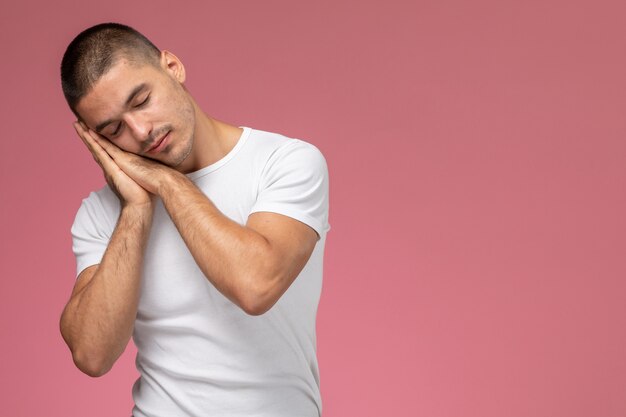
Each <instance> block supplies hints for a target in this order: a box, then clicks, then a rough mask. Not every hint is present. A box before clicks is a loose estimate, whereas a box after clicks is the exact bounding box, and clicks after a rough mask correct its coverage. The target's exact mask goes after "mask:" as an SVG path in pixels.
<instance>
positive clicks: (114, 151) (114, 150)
mask: <svg viewBox="0 0 626 417" xmlns="http://www.w3.org/2000/svg"><path fill="white" fill-rule="evenodd" d="M87 133H88V134H89V136H91V138H92V139H93V140H94V141H95V142H96V143H97V144H98V145H100V146H101V147H102V148H103V149H104V150H105V151H106V153H108V154H109V155H110V156H111V157H112V158H113V159H115V157H116V156H119V155H120V154H121V153H122V152H124V151H122V150H121V149H120V148H118V147H117V146H115V145H114V144H112V143H111V142H110V141H109V140H108V139H106V138H103V137H102V136H100V135H99V134H98V133H96V132H94V131H93V130H91V129H89V131H88V132H87Z"/></svg>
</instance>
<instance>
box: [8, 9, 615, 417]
mask: <svg viewBox="0 0 626 417" xmlns="http://www.w3.org/2000/svg"><path fill="white" fill-rule="evenodd" d="M623 4H624V3H623V2H622V1H600V2H598V1H594V2H592V1H590V0H589V1H586V2H581V1H554V0H548V1H530V2H527V1H510V0H508V1H502V0H498V1H497V0H493V1H471V2H470V1H468V2H462V1H395V2H393V1H392V2H385V5H384V6H383V2H373V1H350V2H348V1H336V0H335V1H328V2H306V3H304V2H297V1H256V2H252V1H250V2H242V1H228V2H226V1H224V2H219V3H218V2H189V3H188V4H184V5H174V2H165V1H143V2H130V1H106V2H105V1H103V2H97V3H96V2H85V1H82V2H81V1H68V0H62V1H55V2H44V1H41V2H40V3H39V4H37V3H33V2H10V3H8V4H7V3H6V2H5V4H3V5H2V10H1V13H0V23H1V24H0V33H1V39H2V44H3V48H2V66H1V71H2V77H1V81H2V100H1V101H0V106H1V107H0V110H1V111H0V115H1V117H2V140H1V141H0V143H1V145H0V170H1V176H0V180H1V183H0V185H1V194H0V196H1V210H2V211H1V218H0V220H1V221H0V227H1V230H0V232H1V245H2V246H1V251H0V256H1V262H0V268H1V270H0V277H1V279H0V295H1V300H0V313H1V314H0V324H1V326H2V327H1V329H2V343H1V345H0V349H1V352H0V353H1V354H0V375H1V380H0V384H1V386H0V396H1V398H0V414H1V415H5V416H29V417H30V416H51V417H54V416H78V415H81V416H82V415H87V416H92V417H99V416H124V415H129V414H130V409H131V407H132V399H131V392H130V389H131V386H132V383H133V382H134V380H135V378H136V377H137V372H136V370H135V369H134V363H133V361H134V347H132V346H129V348H128V349H127V350H126V353H125V354H124V356H123V357H122V358H121V359H120V361H119V362H118V363H117V364H116V366H115V367H114V369H113V370H112V371H111V372H110V373H109V374H107V375H105V376H104V377H102V378H99V379H91V378H89V377H87V376H85V375H83V374H81V373H80V372H79V371H78V370H77V369H76V368H74V365H73V364H72V361H71V357H70V354H69V350H68V349H67V347H66V346H65V344H64V342H63V340H62V339H61V336H60V334H59V331H58V319H59V315H60V313H61V310H62V308H63V306H64V305H65V303H66V301H67V299H68V297H69V294H70V292H71V289H72V286H73V284H74V258H73V255H72V253H71V238H70V234H69V228H70V225H71V223H72V221H73V218H74V214H75V212H76V210H77V208H78V206H79V204H80V201H81V199H82V198H83V197H85V196H86V195H87V194H88V193H89V191H90V190H92V189H94V188H96V187H100V186H101V184H102V183H103V178H102V175H101V173H100V171H99V169H98V167H97V166H96V165H95V163H94V162H93V160H92V159H91V157H90V156H89V155H88V153H87V151H86V150H85V149H83V145H82V143H81V142H80V141H79V140H78V138H77V136H76V134H75V132H74V131H73V129H72V127H71V122H72V120H73V118H72V115H71V113H70V111H69V110H68V109H67V107H66V104H65V102H64V99H63V96H62V94H61V89H60V81H59V70H58V67H59V63H60V59H61V56H62V53H63V51H64V50H65V47H66V45H67V43H69V41H70V40H71V39H72V38H73V37H74V36H75V35H76V34H77V33H78V32H79V31H81V30H82V29H84V28H86V27H88V26H91V25H92V24H96V23H100V22H103V21H119V22H122V23H126V24H130V25H131V26H135V27H136V28H137V29H139V30H140V31H142V32H144V33H145V34H146V35H147V36H148V37H150V38H151V39H153V41H154V42H155V43H156V44H157V46H159V47H160V48H162V49H168V50H170V51H172V52H174V53H175V54H176V55H177V56H178V57H179V58H181V60H182V61H183V62H184V63H185V65H186V68H187V73H188V86H189V88H190V90H191V91H192V93H193V94H194V96H195V98H196V99H197V100H198V101H199V103H200V105H201V106H202V107H203V109H204V110H205V111H206V112H207V113H209V114H211V115H212V116H214V117H216V118H218V119H221V120H225V121H228V122H231V123H233V124H238V125H246V126H250V127H254V128H258V129H263V130H270V131H275V132H279V133H283V134H286V135H288V136H293V137H299V138H302V139H305V140H307V141H309V142H312V143H314V144H315V145H317V146H318V147H319V148H320V149H321V150H322V152H323V153H324V154H325V156H326V159H327V161H328V164H329V168H330V175H331V213H330V223H331V226H332V230H331V231H330V233H329V235H328V242H327V252H326V260H327V262H326V267H325V278H324V279H325V281H324V290H323V294H322V300H321V304H320V309H319V320H318V349H319V360H320V370H321V384H322V395H323V406H324V416H325V417H339V416H362V417H363V416H372V417H373V416H376V417H379V416H394V417H396V416H399V417H402V416H429V417H444V416H464V417H474V416H475V417H501V416H507V417H517V416H520V417H521V416H525V417H526V416H533V417H540V416H545V417H548V416H550V417H554V416H564V417H565V416H567V417H590V416H593V417H615V416H626V285H625V282H624V281H625V278H626V256H625V255H626V217H625V213H626V192H625V191H626V188H625V187H626V174H625V167H626V144H625V133H626V118H625V116H624V115H625V110H626V79H625V75H626V54H625V52H626V26H625V24H624V15H625V13H626V8H625V7H624V6H623Z"/></svg>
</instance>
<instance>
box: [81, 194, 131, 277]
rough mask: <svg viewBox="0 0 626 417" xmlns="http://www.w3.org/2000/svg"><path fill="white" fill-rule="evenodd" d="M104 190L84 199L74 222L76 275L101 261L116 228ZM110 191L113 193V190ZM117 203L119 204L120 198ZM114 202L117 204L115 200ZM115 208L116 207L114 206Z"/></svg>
mask: <svg viewBox="0 0 626 417" xmlns="http://www.w3.org/2000/svg"><path fill="white" fill-rule="evenodd" d="M102 191H104V190H101V191H99V192H92V193H91V194H90V195H89V197H87V198H85V199H84V200H83V201H82V203H81V205H80V207H79V209H78V212H77V213H76V217H75V218H74V223H73V224H72V229H71V233H72V250H73V251H74V256H75V257H76V277H78V276H79V275H80V273H81V272H82V271H83V270H84V269H85V268H87V267H88V266H91V265H96V264H99V263H100V262H101V260H102V256H103V255H104V251H105V250H106V248H107V245H108V244H109V240H110V239H111V235H112V233H113V229H114V228H115V223H114V221H113V220H112V216H111V215H112V213H111V212H110V211H109V212H107V210H106V206H107V204H105V203H104V202H103V195H102V194H106V193H103V192H102ZM109 192H110V193H111V194H112V192H111V191H109ZM105 197H106V196H105ZM115 198H116V199H117V197H115ZM117 203H118V204H119V200H118V201H117ZM113 204H115V202H114V201H113ZM109 205H111V204H109ZM113 209H115V207H114V206H113Z"/></svg>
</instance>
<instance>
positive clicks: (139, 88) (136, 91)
mask: <svg viewBox="0 0 626 417" xmlns="http://www.w3.org/2000/svg"><path fill="white" fill-rule="evenodd" d="M147 87H148V83H141V84H139V85H138V86H137V87H135V88H133V91H131V92H130V94H129V95H128V98H127V99H126V103H124V105H125V106H126V107H128V105H129V104H130V103H131V101H133V99H134V98H135V97H136V96H137V94H139V93H140V92H142V91H143V90H144V89H146V88H147ZM114 121H115V119H108V120H105V121H104V122H102V123H100V124H98V125H97V126H96V132H98V133H101V132H102V129H104V128H105V127H107V126H108V125H109V124H111V123H113V122H114Z"/></svg>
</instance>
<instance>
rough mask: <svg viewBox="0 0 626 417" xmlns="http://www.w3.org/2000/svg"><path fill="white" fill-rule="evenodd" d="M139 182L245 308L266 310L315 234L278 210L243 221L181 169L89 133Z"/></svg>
mask: <svg viewBox="0 0 626 417" xmlns="http://www.w3.org/2000/svg"><path fill="white" fill-rule="evenodd" d="M88 140H89V141H90V143H91V146H93V147H99V148H100V149H101V150H103V151H106V153H107V154H108V155H109V156H110V157H111V158H112V159H113V161H114V163H115V164H116V166H117V167H119V168H120V169H121V170H123V172H124V173H126V174H127V175H128V176H129V177H131V178H132V179H133V180H134V181H136V183H137V184H139V185H140V186H141V187H143V188H144V189H145V190H148V191H149V192H150V193H152V194H155V195H159V196H160V197H161V199H162V200H163V204H164V206H165V208H166V210H167V212H168V213H169V215H170V217H171V218H172V221H173V222H174V224H175V225H176V227H177V229H178V231H179V233H180V235H181V237H182V238H183V240H184V241H185V243H186V245H187V247H188V248H189V250H190V252H191V254H192V255H193V257H194V259H195V261H196V263H197V264H198V266H199V267H200V269H201V270H202V272H203V273H204V275H205V276H206V278H207V279H208V280H209V281H211V283H212V284H213V285H214V286H215V287H216V288H217V289H218V290H219V291H220V292H221V293H222V294H224V295H225V296H226V297H228V298H229V299H230V300H231V301H232V302H233V303H235V304H237V305H238V306H239V307H241V308H242V309H243V310H244V311H245V312H247V313H248V314H253V315H258V314H263V313H264V312H266V311H267V310H269V309H270V308H271V307H272V306H273V305H274V304H275V303H276V301H278V299H279V298H280V296H281V295H282V294H283V293H284V292H285V291H286V290H287V288H288V287H289V286H290V285H291V283H292V282H293V280H294V279H295V278H296V277H297V276H298V274H299V273H300V271H301V270H302V268H304V265H305V264H306V262H307V261H308V259H309V257H310V256H311V253H312V252H313V248H314V247H315V243H316V242H317V239H318V236H317V233H316V232H315V230H313V229H312V228H311V227H309V226H308V225H306V224H304V223H302V222H300V221H298V220H295V219H292V218H290V217H287V216H283V215H280V214H276V213H269V212H259V213H253V214H252V215H251V216H250V217H249V219H248V223H247V224H246V225H245V226H242V225H240V224H238V223H237V222H235V221H233V220H231V219H229V218H228V217H227V216H225V215H224V214H223V213H221V212H220V211H219V210H218V209H217V208H216V207H215V205H214V204H213V203H212V202H211V201H210V200H209V199H208V198H207V196H206V195H204V194H203V193H202V192H201V191H200V190H199V189H198V188H197V187H196V186H195V185H194V184H193V183H192V182H191V181H190V180H189V179H188V178H187V177H186V176H185V175H184V174H181V173H180V172H178V171H176V170H174V169H172V168H170V167H167V166H165V165H163V164H159V163H156V162H154V161H151V160H149V159H146V158H143V157H140V156H137V155H134V154H131V153H128V152H125V151H123V150H121V149H119V148H118V147H117V146H115V145H113V144H112V143H110V142H109V141H108V140H106V139H104V138H101V137H100V136H99V135H97V134H96V133H92V134H91V136H90V137H89V138H88Z"/></svg>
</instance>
